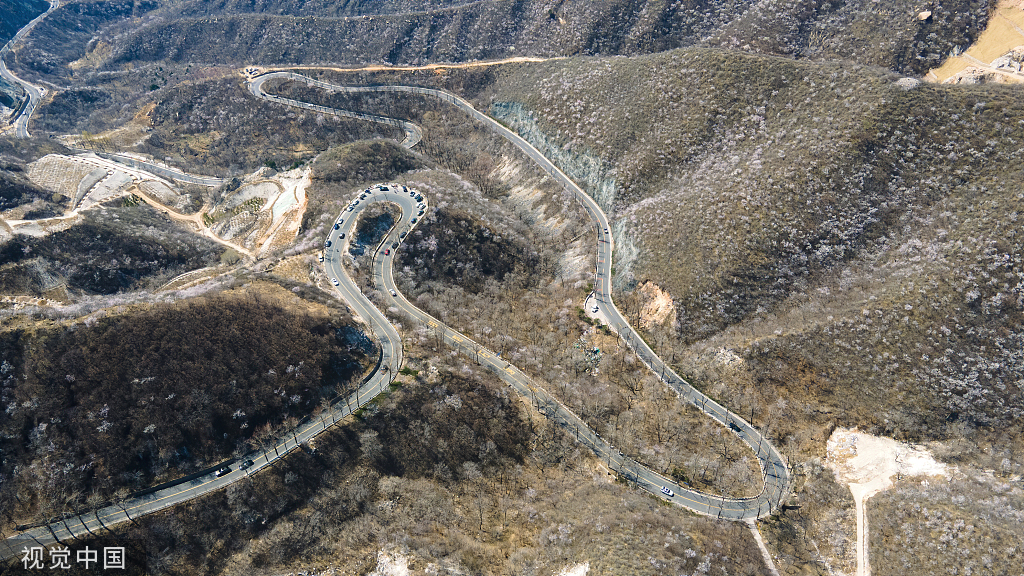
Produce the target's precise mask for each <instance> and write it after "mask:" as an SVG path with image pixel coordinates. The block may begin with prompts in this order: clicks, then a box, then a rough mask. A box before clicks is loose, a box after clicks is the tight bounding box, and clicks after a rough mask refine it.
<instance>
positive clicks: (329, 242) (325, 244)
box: [324, 240, 331, 248]
mask: <svg viewBox="0 0 1024 576" xmlns="http://www.w3.org/2000/svg"><path fill="white" fill-rule="evenodd" d="M324 246H326V247H327V248H330V247H331V241H330V240H328V241H327V242H324Z"/></svg>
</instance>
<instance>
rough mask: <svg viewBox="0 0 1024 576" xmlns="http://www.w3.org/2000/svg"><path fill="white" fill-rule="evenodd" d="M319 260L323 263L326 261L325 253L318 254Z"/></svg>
mask: <svg viewBox="0 0 1024 576" xmlns="http://www.w3.org/2000/svg"><path fill="white" fill-rule="evenodd" d="M317 260H319V261H321V262H323V261H324V253H323V252H321V253H320V254H317Z"/></svg>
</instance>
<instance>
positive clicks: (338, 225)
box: [334, 222, 341, 230]
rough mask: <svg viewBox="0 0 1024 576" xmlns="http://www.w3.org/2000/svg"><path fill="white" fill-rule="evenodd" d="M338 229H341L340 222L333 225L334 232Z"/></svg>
mask: <svg viewBox="0 0 1024 576" xmlns="http://www.w3.org/2000/svg"><path fill="white" fill-rule="evenodd" d="M338 228H341V222H338V223H337V224H335V225H334V229H335V230H337V229H338Z"/></svg>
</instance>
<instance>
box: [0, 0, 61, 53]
mask: <svg viewBox="0 0 1024 576" xmlns="http://www.w3.org/2000/svg"><path fill="white" fill-rule="evenodd" d="M49 6H50V4H49V3H48V2H46V0H0V14H3V15H4V17H3V19H0V46H2V45H4V44H6V43H7V41H8V40H10V39H11V38H13V37H14V35H15V34H17V32H18V30H20V29H21V27H22V26H24V25H25V24H28V23H29V22H30V21H31V20H32V19H33V18H35V17H36V16H38V15H40V14H42V13H43V12H45V11H46V9H47V8H49Z"/></svg>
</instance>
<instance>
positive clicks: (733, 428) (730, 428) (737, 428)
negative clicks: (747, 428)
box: [729, 422, 740, 432]
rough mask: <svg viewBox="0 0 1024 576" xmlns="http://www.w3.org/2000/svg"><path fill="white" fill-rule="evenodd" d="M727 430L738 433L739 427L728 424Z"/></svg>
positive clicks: (731, 423)
mask: <svg viewBox="0 0 1024 576" xmlns="http://www.w3.org/2000/svg"><path fill="white" fill-rule="evenodd" d="M729 430H732V431H733V432H739V431H740V427H739V426H737V425H736V423H735V422H729Z"/></svg>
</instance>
